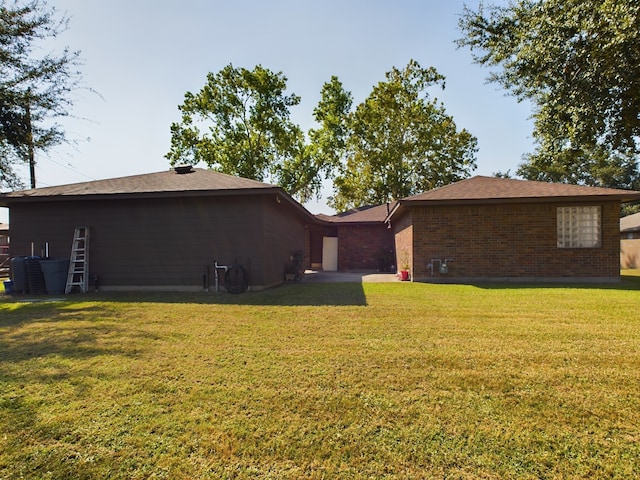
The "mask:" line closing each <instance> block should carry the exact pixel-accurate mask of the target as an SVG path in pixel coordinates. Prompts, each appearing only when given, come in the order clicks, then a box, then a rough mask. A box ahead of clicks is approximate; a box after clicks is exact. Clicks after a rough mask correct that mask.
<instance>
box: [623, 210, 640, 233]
mask: <svg viewBox="0 0 640 480" xmlns="http://www.w3.org/2000/svg"><path fill="white" fill-rule="evenodd" d="M638 231H640V213H634V214H633V215H627V216H626V217H622V218H621V219H620V232H621V233H624V232H638Z"/></svg>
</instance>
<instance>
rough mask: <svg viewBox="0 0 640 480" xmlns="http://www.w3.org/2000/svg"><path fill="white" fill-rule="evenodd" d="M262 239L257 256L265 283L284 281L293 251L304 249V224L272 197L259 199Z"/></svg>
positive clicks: (272, 283)
mask: <svg viewBox="0 0 640 480" xmlns="http://www.w3.org/2000/svg"><path fill="white" fill-rule="evenodd" d="M263 208H264V215H263V216H262V222H263V232H264V242H262V245H261V247H262V252H261V254H260V258H262V261H263V268H264V271H263V278H264V279H265V284H266V285H267V286H269V285H276V284H278V283H281V282H282V281H283V280H284V274H285V268H286V266H287V265H288V264H289V262H290V261H291V258H292V257H293V255H294V253H296V252H297V251H299V250H301V251H303V252H304V249H305V224H304V222H303V221H302V220H301V219H298V218H296V217H295V216H291V215H288V214H287V211H286V210H287V206H286V205H285V204H283V203H278V202H277V201H276V200H275V198H274V197H266V198H265V199H264V200H263Z"/></svg>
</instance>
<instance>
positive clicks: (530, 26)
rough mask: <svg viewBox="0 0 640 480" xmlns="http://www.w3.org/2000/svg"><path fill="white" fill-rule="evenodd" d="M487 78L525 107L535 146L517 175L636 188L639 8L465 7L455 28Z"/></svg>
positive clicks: (590, 3) (606, 3)
mask: <svg viewBox="0 0 640 480" xmlns="http://www.w3.org/2000/svg"><path fill="white" fill-rule="evenodd" d="M460 27H461V30H462V32H463V34H464V35H465V36H464V37H463V38H462V39H460V40H459V41H458V44H459V45H460V46H468V47H470V48H471V51H472V54H473V58H474V61H475V62H477V63H479V64H481V65H485V66H489V67H498V70H496V71H493V72H492V73H491V74H490V77H489V79H490V80H491V81H493V82H496V83H498V84H500V85H502V86H503V87H504V88H505V89H506V90H507V91H509V92H510V93H512V94H513V95H515V96H516V98H517V99H518V100H525V99H527V100H530V101H531V102H532V103H533V104H534V107H535V110H534V113H533V119H534V131H533V136H534V138H535V141H536V149H535V151H534V152H532V153H529V154H527V155H525V157H524V160H525V161H524V163H523V164H522V165H521V166H520V168H519V169H518V172H517V173H518V174H519V175H522V176H524V177H525V178H529V179H536V180H547V181H557V182H567V183H581V184H587V185H598V186H608V187H627V188H628V187H634V186H636V187H638V186H640V185H638V179H639V174H638V154H639V153H640V115H639V113H638V112H640V4H639V3H638V2H635V1H617V0H519V1H511V2H509V3H508V5H507V6H489V7H487V8H484V7H483V6H482V5H481V6H480V7H479V9H478V10H477V11H474V10H471V9H469V8H467V7H465V10H464V13H463V15H462V16H461V19H460Z"/></svg>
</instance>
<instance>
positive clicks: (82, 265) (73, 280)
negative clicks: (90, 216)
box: [64, 227, 89, 293]
mask: <svg viewBox="0 0 640 480" xmlns="http://www.w3.org/2000/svg"><path fill="white" fill-rule="evenodd" d="M73 287H80V291H81V292H82V293H87V291H88V290H89V227H76V229H75V232H74V233H73V245H71V259H70V260H69V273H68V274H67V286H66V288H65V290H64V293H71V291H72V290H73Z"/></svg>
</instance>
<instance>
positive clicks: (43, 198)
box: [0, 185, 284, 207]
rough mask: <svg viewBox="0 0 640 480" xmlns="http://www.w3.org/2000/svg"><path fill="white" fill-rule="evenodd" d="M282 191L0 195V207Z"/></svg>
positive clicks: (277, 190)
mask: <svg viewBox="0 0 640 480" xmlns="http://www.w3.org/2000/svg"><path fill="white" fill-rule="evenodd" d="M280 191H282V193H284V191H283V190H282V189H281V188H280V187H277V186H275V185H274V186H273V187H266V188H229V189H218V190H175V191H172V190H169V191H160V192H116V193H88V194H87V193H83V194H71V195H34V196H30V195H24V196H15V197H14V196H10V195H9V194H0V206H5V207H6V206H9V205H10V204H12V203H27V202H67V201H71V202H75V201H85V200H113V199H131V198H167V197H171V198H175V197H217V196H233V195H261V194H265V193H276V192H280Z"/></svg>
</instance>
